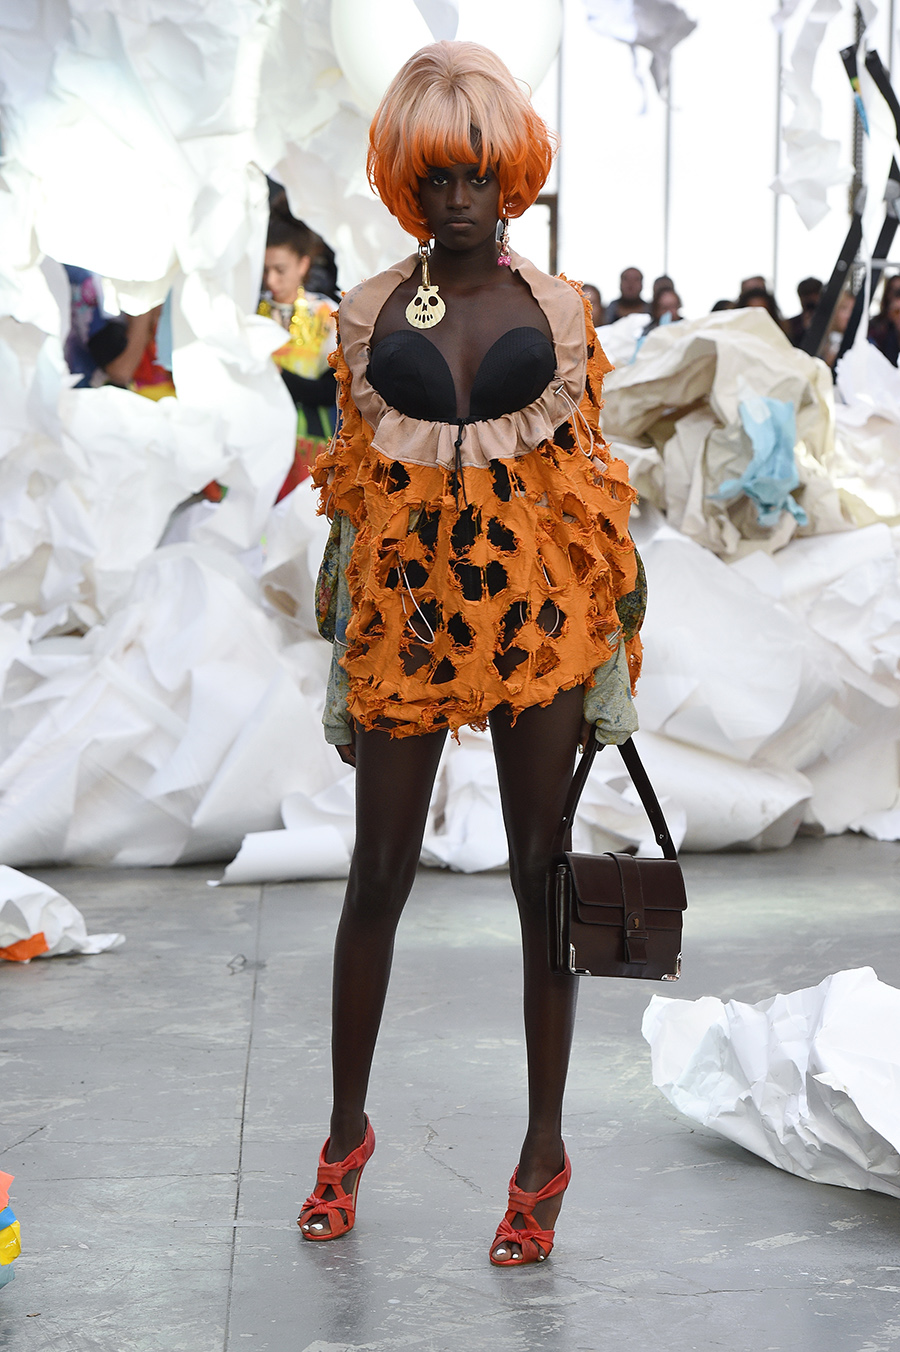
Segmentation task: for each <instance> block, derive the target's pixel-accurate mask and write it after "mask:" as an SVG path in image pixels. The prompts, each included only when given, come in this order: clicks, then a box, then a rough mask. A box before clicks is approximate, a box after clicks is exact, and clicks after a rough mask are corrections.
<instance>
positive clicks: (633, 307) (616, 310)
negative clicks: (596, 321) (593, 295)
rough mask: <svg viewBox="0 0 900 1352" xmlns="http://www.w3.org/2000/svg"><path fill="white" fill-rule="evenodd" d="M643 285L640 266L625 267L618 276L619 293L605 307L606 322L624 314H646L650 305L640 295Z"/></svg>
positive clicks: (608, 322)
mask: <svg viewBox="0 0 900 1352" xmlns="http://www.w3.org/2000/svg"><path fill="white" fill-rule="evenodd" d="M643 286H644V274H643V273H642V272H641V270H640V268H626V269H625V271H624V272H623V273H622V274H621V276H620V277H619V291H620V293H621V294H620V295H618V296H616V299H615V300H614V301H611V302H610V304H609V305H607V307H606V322H607V324H615V322H616V320H617V319H624V317H625V315H646V314H649V313H650V306H649V305H648V304H647V302H646V301H645V300H644V298H643V296H642V295H641V291H642V290H643Z"/></svg>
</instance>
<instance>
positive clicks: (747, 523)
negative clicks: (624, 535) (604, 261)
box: [601, 307, 876, 558]
mask: <svg viewBox="0 0 900 1352" xmlns="http://www.w3.org/2000/svg"><path fill="white" fill-rule="evenodd" d="M625 324H626V321H625V320H621V321H620V322H619V324H614V325H612V326H611V327H610V329H609V330H603V331H602V333H603V337H604V338H605V336H606V334H607V332H608V333H609V336H610V339H611V340H612V347H613V350H614V351H615V352H616V353H617V357H618V361H619V362H620V363H621V364H620V365H618V366H617V368H616V370H615V371H613V372H611V374H610V375H608V376H607V377H606V380H605V381H604V386H603V394H604V400H605V403H604V409H603V432H604V435H605V436H606V438H607V439H608V440H610V441H611V442H612V443H613V450H614V452H615V453H616V454H617V455H619V456H621V458H622V459H623V460H625V461H626V463H627V464H628V466H629V469H630V471H631V476H632V481H633V482H634V484H635V486H636V487H637V489H638V491H639V492H640V494H641V497H642V499H648V500H649V501H650V502H652V503H653V504H654V505H655V506H657V507H659V508H660V509H661V510H662V511H664V512H665V513H666V517H667V520H668V521H669V523H670V525H673V526H675V527H677V529H678V530H680V531H683V532H684V534H685V535H689V536H690V537H691V539H692V540H696V541H697V543H698V544H701V545H705V546H706V548H707V549H712V550H714V551H715V553H717V554H720V555H722V557H724V558H739V557H740V556H741V555H743V554H746V553H749V552H751V551H752V550H756V549H765V550H768V551H769V552H772V551H774V550H777V549H781V548H782V547H783V546H784V545H785V544H786V543H787V542H788V540H789V539H791V538H792V537H793V536H794V535H821V534H825V533H829V532H834V531H840V530H847V529H849V528H850V527H851V526H852V525H853V524H856V521H855V517H854V516H853V513H852V511H851V510H850V509H849V507H846V506H845V504H844V503H843V501H842V497H841V493H840V490H839V488H838V487H837V486H836V485H835V484H834V483H833V481H832V478H831V475H830V469H831V464H832V460H833V456H834V394H833V388H832V380H831V373H830V372H829V370H828V368H827V367H826V365H825V363H824V362H821V361H818V360H817V359H816V358H815V357H810V356H808V355H807V354H806V353H805V352H801V351H800V350H799V349H798V348H795V347H792V346H791V344H790V343H789V342H788V340H787V338H786V337H785V335H784V334H783V333H782V331H781V330H780V329H779V328H778V326H777V325H776V324H775V323H774V321H773V320H772V319H771V318H770V316H769V314H768V313H767V312H766V311H765V310H763V309H761V308H759V307H751V308H749V309H746V310H724V311H720V312H718V313H716V314H711V315H705V316H703V317H702V318H701V319H694V320H683V321H681V322H680V323H676V324H666V325H662V326H660V327H659V328H657V329H654V330H653V332H651V333H650V334H648V335H647V338H646V339H645V341H644V342H643V343H642V344H641V347H640V350H639V351H638V353H637V357H636V358H635V359H634V360H632V359H631V356H629V354H628V345H629V340H630V339H631V337H632V333H633V331H631V332H629V331H628V330H627V329H624V328H623V326H624V325H625ZM620 330H621V335H620V332H619V331H620ZM601 341H602V339H601ZM754 396H761V397H765V398H769V399H775V400H779V401H782V402H790V403H792V404H793V405H794V413H795V417H796V432H797V441H796V444H795V447H794V456H795V460H796V464H797V472H798V475H799V479H800V488H799V489H798V490H797V491H796V492H795V493H794V495H793V496H794V498H795V500H796V502H797V503H798V504H799V505H800V506H801V507H802V508H803V509H804V510H805V512H806V515H807V517H808V524H807V525H805V526H802V527H800V526H798V524H797V522H796V521H795V520H794V517H793V516H792V515H791V514H790V512H788V511H784V512H782V514H781V519H780V521H778V522H777V524H775V525H774V526H761V525H760V524H759V518H758V513H757V511H756V508H755V506H754V504H753V503H752V502H751V501H750V500H749V499H748V498H746V497H743V496H741V497H739V498H738V499H737V500H736V501H733V502H729V503H724V502H721V501H719V500H717V498H716V497H715V494H716V493H717V491H718V490H719V488H720V487H721V485H722V483H723V482H725V481H726V480H728V479H739V478H740V477H741V475H742V474H743V473H744V471H745V470H746V469H747V467H748V465H749V464H750V461H751V459H752V457H753V446H752V444H751V441H750V438H749V436H748V435H747V432H746V431H745V429H744V426H743V422H742V419H741V413H740V407H741V404H742V402H745V401H748V400H751V399H752V398H753V397H754ZM869 519H876V518H869ZM860 524H861V523H860Z"/></svg>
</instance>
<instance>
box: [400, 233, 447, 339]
mask: <svg viewBox="0 0 900 1352" xmlns="http://www.w3.org/2000/svg"><path fill="white" fill-rule="evenodd" d="M429 252H430V250H429V248H428V245H427V244H426V243H425V242H424V241H421V242H420V244H419V262H420V263H421V264H422V281H421V283H420V285H419V289H418V291H417V292H416V294H415V295H414V296H413V298H412V300H411V301H410V302H409V304H408V305H407V307H406V319H407V322H408V323H410V324H415V326H416V328H417V329H433V328H434V326H435V324H440V322H441V320H442V319H443V318H444V315H445V314H446V313H447V307H446V305H445V304H444V302H443V301H442V300H441V298H440V295H439V294H438V289H437V287H436V286H430V285H429V282H430V280H431V279H430V277H429V276H428V255H429Z"/></svg>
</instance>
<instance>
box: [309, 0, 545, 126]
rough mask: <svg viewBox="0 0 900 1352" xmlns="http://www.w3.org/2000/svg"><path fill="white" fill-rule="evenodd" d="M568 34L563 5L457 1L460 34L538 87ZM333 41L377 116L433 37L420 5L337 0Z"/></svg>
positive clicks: (363, 102)
mask: <svg viewBox="0 0 900 1352" xmlns="http://www.w3.org/2000/svg"><path fill="white" fill-rule="evenodd" d="M561 35H562V4H561V0H517V4H516V6H515V17H514V18H511V11H510V5H509V3H508V0H459V28H458V31H457V37H458V38H459V39H464V40H466V41H469V42H480V43H482V44H483V46H485V47H490V48H491V50H492V51H495V52H496V53H497V55H498V56H499V57H500V58H501V60H502V61H504V62H505V63H506V65H507V66H508V67H509V69H510V70H511V71H512V73H513V75H514V76H515V77H516V78H517V79H518V80H524V81H525V83H526V84H528V85H530V86H531V88H532V89H536V88H537V87H538V85H539V84H540V83H541V81H542V80H543V78H544V76H545V75H546V74H547V71H548V70H549V69H550V65H551V62H552V61H553V58H554V57H555V56H556V53H557V51H558V50H559V41H560V37H561ZM331 38H332V41H333V43H334V48H335V51H336V52H337V57H338V60H339V61H340V63H341V69H342V70H343V72H344V75H345V76H346V78H347V82H348V83H349V85H350V87H351V88H352V90H353V93H354V94H355V96H356V98H357V100H358V102H359V105H360V107H361V108H362V109H364V110H365V111H366V112H368V113H374V112H375V109H376V108H377V107H378V104H379V103H380V102H381V99H382V96H383V94H384V91H385V90H386V89H387V87H388V85H389V84H390V82H391V80H392V79H393V78H394V76H395V75H396V74H397V71H398V70H399V69H400V67H401V66H402V65H403V63H404V61H406V60H408V58H409V57H411V56H412V54H413V52H417V51H418V50H419V48H420V47H425V46H427V45H428V44H429V43H431V42H434V40H435V38H434V35H433V34H432V32H431V30H430V28H429V27H428V24H427V23H426V21H425V19H424V18H423V17H422V14H421V12H420V10H419V8H418V6H417V5H416V3H415V0H378V4H377V5H373V4H372V0H333V3H332V7H331Z"/></svg>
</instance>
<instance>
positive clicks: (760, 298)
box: [736, 278, 784, 331]
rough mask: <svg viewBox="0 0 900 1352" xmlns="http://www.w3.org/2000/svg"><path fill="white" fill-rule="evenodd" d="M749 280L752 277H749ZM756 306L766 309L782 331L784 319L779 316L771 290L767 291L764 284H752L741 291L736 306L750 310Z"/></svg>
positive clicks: (739, 308) (779, 312)
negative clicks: (754, 285)
mask: <svg viewBox="0 0 900 1352" xmlns="http://www.w3.org/2000/svg"><path fill="white" fill-rule="evenodd" d="M750 280H751V281H752V280H754V279H753V278H751V279H750ZM756 306H758V307H759V308H760V309H761V310H768V312H769V314H770V315H771V316H772V318H773V319H774V320H775V323H776V324H777V325H778V327H779V328H780V329H782V331H783V329H784V321H783V320H782V318H781V311H780V310H779V308H778V305H777V303H776V301H775V297H774V296H773V295H772V293H771V291H767V290H766V288H765V287H764V286H756V287H753V286H752V287H750V288H749V289H748V290H746V291H741V294H740V296H739V297H738V303H737V306H736V308H737V309H738V310H750V309H753V308H754V307H756Z"/></svg>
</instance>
